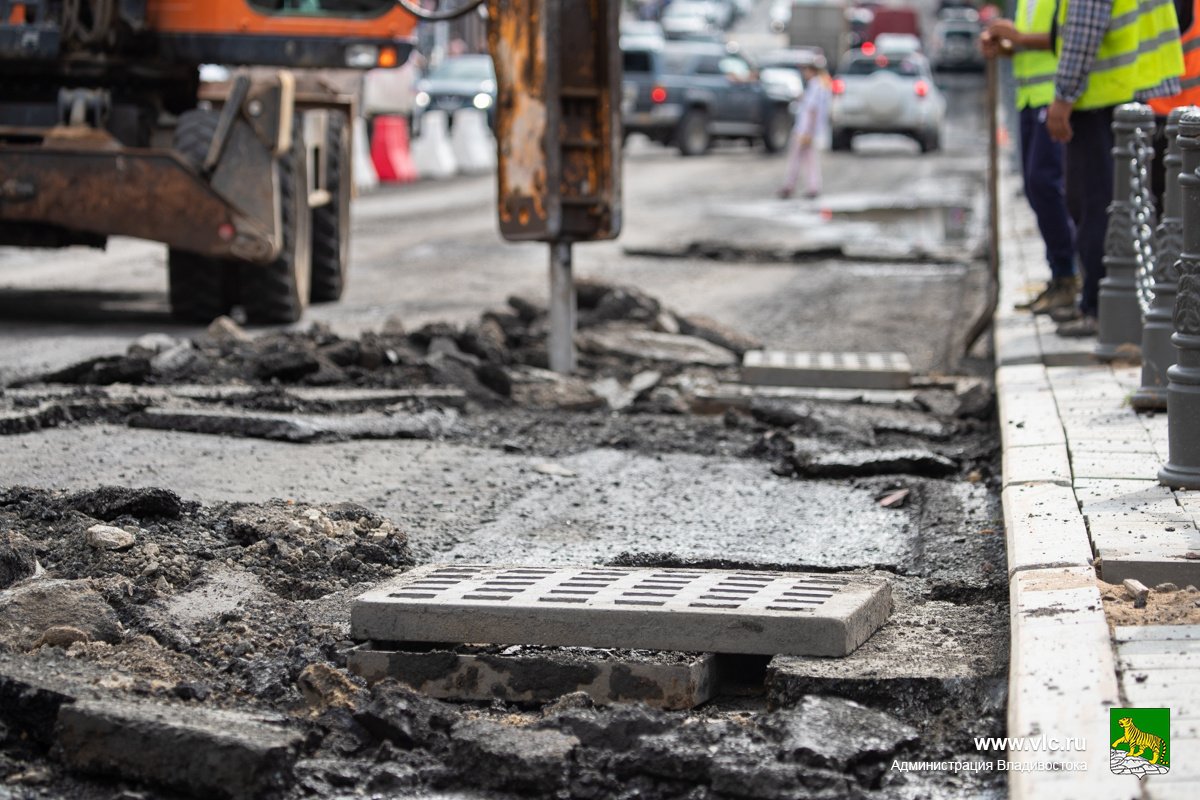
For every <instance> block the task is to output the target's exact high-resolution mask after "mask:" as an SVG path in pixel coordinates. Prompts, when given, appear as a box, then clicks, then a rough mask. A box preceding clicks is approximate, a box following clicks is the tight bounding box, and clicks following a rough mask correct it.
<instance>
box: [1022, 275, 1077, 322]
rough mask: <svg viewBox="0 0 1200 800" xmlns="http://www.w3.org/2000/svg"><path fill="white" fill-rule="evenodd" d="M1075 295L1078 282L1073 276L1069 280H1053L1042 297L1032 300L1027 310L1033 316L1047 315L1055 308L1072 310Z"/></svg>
mask: <svg viewBox="0 0 1200 800" xmlns="http://www.w3.org/2000/svg"><path fill="white" fill-rule="evenodd" d="M1077 294H1079V280H1078V279H1077V278H1076V277H1075V276H1074V275H1072V276H1071V277H1069V278H1055V279H1054V280H1052V281H1050V285H1049V286H1047V287H1046V291H1044V292H1043V293H1042V296H1041V297H1039V298H1037V299H1036V300H1034V302H1033V304H1032V305H1031V306H1030V307H1029V310H1030V311H1032V312H1033V313H1034V314H1049V313H1050V312H1051V311H1053V310H1054V309H1056V308H1073V307H1074V306H1075V296H1076V295H1077Z"/></svg>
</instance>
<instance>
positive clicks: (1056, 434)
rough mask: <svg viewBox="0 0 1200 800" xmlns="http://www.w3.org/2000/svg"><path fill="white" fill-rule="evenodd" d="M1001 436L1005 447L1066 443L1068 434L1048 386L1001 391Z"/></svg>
mask: <svg viewBox="0 0 1200 800" xmlns="http://www.w3.org/2000/svg"><path fill="white" fill-rule="evenodd" d="M999 398H1000V420H1001V427H1000V437H1001V445H1002V446H1003V448H1004V449H1005V450H1007V449H1008V448H1010V447H1030V446H1034V445H1064V446H1065V445H1066V443H1067V437H1066V434H1065V432H1064V431H1063V426H1062V422H1061V421H1060V420H1059V418H1058V413H1057V411H1056V410H1055V406H1054V394H1053V393H1052V392H1051V391H1050V390H1049V389H1030V390H1028V391H1026V390H1019V391H1018V390H1012V389H1005V390H1003V391H1001V392H1000V394H999Z"/></svg>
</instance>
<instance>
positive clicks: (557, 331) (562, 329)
mask: <svg viewBox="0 0 1200 800" xmlns="http://www.w3.org/2000/svg"><path fill="white" fill-rule="evenodd" d="M575 313H576V304H575V278H574V276H573V275H572V274H571V243H570V242H552V243H551V244H550V341H549V344H548V346H547V349H548V351H549V355H550V369H552V370H554V371H555V372H561V373H569V372H574V371H575Z"/></svg>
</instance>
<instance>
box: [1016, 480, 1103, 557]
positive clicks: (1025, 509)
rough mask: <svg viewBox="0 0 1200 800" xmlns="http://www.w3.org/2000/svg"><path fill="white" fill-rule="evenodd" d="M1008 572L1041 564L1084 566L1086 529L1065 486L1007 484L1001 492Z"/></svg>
mask: <svg viewBox="0 0 1200 800" xmlns="http://www.w3.org/2000/svg"><path fill="white" fill-rule="evenodd" d="M1001 501H1002V502H1003V505H1004V523H1005V535H1006V537H1007V545H1008V573H1009V576H1010V577H1011V576H1012V575H1014V574H1015V573H1018V572H1020V571H1021V570H1028V569H1041V568H1044V567H1087V566H1089V565H1090V564H1091V561H1092V550H1091V547H1090V545H1089V544H1088V536H1087V528H1086V527H1085V526H1084V524H1083V517H1081V516H1080V514H1079V507H1078V506H1077V505H1076V503H1075V493H1074V492H1073V491H1072V490H1071V488H1070V487H1069V486H1058V485H1055V484H1033V485H1029V486H1023V485H1014V486H1008V487H1007V488H1005V489H1004V491H1003V492H1002V493H1001Z"/></svg>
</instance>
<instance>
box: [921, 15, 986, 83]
mask: <svg viewBox="0 0 1200 800" xmlns="http://www.w3.org/2000/svg"><path fill="white" fill-rule="evenodd" d="M977 19H978V18H976V20H969V19H951V20H942V21H940V22H938V23H937V25H935V26H934V28H933V39H932V41H931V42H930V47H929V57H930V60H931V61H932V62H933V67H934V69H938V70H969V71H972V72H982V71H983V69H984V67H985V66H986V63H985V62H984V58H983V51H982V50H980V48H979V34H980V33H981V31H982V28H981V26H980V24H979V22H978V21H977Z"/></svg>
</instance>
